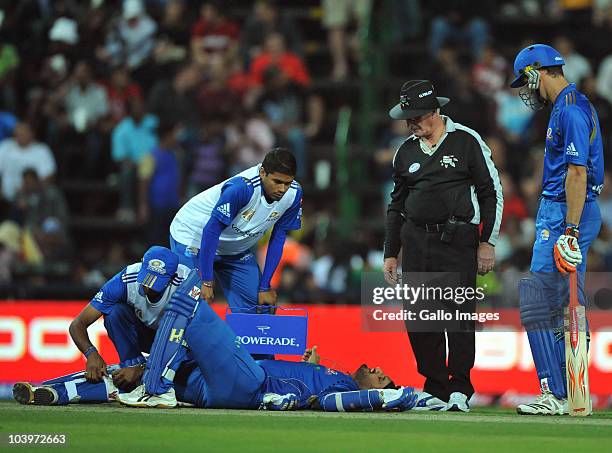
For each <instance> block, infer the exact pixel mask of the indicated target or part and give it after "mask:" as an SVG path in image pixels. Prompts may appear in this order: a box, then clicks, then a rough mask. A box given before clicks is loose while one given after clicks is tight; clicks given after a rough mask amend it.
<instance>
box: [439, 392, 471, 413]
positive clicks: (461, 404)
mask: <svg viewBox="0 0 612 453" xmlns="http://www.w3.org/2000/svg"><path fill="white" fill-rule="evenodd" d="M468 400H469V398H468V397H467V395H464V394H463V393H461V392H453V393H451V394H450V398H449V399H448V404H447V405H446V407H445V408H444V409H442V410H443V411H448V412H459V411H461V412H469V411H470V405H469V403H468Z"/></svg>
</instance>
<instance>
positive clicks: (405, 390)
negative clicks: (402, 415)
mask: <svg viewBox="0 0 612 453" xmlns="http://www.w3.org/2000/svg"><path fill="white" fill-rule="evenodd" d="M381 393H382V396H383V401H384V402H383V405H382V409H383V410H385V411H398V412H403V411H406V410H409V409H412V408H413V407H414V405H415V404H416V402H417V398H418V395H417V394H416V393H415V391H414V388H412V387H400V388H398V389H385V390H381Z"/></svg>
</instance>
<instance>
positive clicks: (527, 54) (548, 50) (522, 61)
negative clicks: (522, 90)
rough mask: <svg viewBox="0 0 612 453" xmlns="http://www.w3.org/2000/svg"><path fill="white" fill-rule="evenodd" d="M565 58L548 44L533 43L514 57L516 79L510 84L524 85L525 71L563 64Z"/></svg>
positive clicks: (516, 86) (512, 85)
mask: <svg viewBox="0 0 612 453" xmlns="http://www.w3.org/2000/svg"><path fill="white" fill-rule="evenodd" d="M564 64H565V60H564V59H563V57H562V56H561V54H560V53H559V52H558V51H557V50H556V49H554V48H552V47H550V46H548V45H546V44H532V45H530V46H527V47H525V48H524V49H523V50H521V51H520V52H519V53H518V54H517V56H516V58H515V59H514V75H515V77H516V79H514V81H513V82H512V83H511V84H510V86H511V87H512V88H519V87H522V86H523V85H525V84H526V83H527V77H526V76H525V71H526V70H528V69H527V68H529V69H540V68H545V67H547V66H562V65H564Z"/></svg>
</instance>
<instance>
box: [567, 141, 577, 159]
mask: <svg viewBox="0 0 612 453" xmlns="http://www.w3.org/2000/svg"><path fill="white" fill-rule="evenodd" d="M565 154H567V155H568V156H577V155H578V150H577V149H576V147H575V146H574V142H570V144H569V145H567V148H565Z"/></svg>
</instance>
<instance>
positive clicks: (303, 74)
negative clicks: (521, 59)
mask: <svg viewBox="0 0 612 453" xmlns="http://www.w3.org/2000/svg"><path fill="white" fill-rule="evenodd" d="M270 66H276V67H278V69H279V70H280V72H281V73H282V74H283V75H284V76H285V78H286V79H287V80H288V81H289V82H293V83H296V84H298V85H301V86H307V85H309V84H310V76H309V75H308V70H307V69H306V66H305V65H304V62H303V61H302V59H301V58H300V57H298V56H297V55H296V54H294V53H293V52H289V51H287V49H286V47H285V38H283V35H281V34H280V33H270V34H269V35H268V36H267V37H266V41H265V44H264V51H263V52H262V53H261V54H259V55H258V56H257V57H256V58H255V59H254V60H253V64H252V65H251V78H252V81H253V83H255V84H258V85H261V84H262V82H263V75H264V72H265V71H266V69H267V68H269V67H270Z"/></svg>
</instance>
